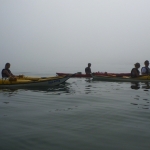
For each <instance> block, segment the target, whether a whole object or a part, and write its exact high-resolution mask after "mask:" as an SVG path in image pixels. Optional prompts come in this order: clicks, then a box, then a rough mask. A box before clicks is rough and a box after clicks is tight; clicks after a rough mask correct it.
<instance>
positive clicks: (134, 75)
mask: <svg viewBox="0 0 150 150" xmlns="http://www.w3.org/2000/svg"><path fill="white" fill-rule="evenodd" d="M134 70H136V71H137V73H138V75H139V74H140V71H139V70H138V69H136V68H133V69H132V70H131V77H132V78H135V77H137V76H136V74H135V73H134Z"/></svg>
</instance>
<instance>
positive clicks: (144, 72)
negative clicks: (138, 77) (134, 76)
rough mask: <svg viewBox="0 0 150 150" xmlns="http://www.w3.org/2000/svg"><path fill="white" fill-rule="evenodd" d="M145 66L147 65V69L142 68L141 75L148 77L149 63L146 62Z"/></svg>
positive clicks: (149, 72) (149, 71)
mask: <svg viewBox="0 0 150 150" xmlns="http://www.w3.org/2000/svg"><path fill="white" fill-rule="evenodd" d="M144 64H145V67H142V68H141V74H142V75H148V74H150V68H149V67H148V66H149V61H148V60H146V61H145V62H144Z"/></svg>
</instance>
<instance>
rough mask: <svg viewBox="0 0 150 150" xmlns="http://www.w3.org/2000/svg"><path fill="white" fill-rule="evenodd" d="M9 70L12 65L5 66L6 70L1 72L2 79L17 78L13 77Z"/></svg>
mask: <svg viewBox="0 0 150 150" xmlns="http://www.w3.org/2000/svg"><path fill="white" fill-rule="evenodd" d="M9 68H10V63H6V64H5V68H4V69H3V70H2V72H1V74H2V78H8V77H15V75H13V74H12V73H11V71H10V70H9Z"/></svg>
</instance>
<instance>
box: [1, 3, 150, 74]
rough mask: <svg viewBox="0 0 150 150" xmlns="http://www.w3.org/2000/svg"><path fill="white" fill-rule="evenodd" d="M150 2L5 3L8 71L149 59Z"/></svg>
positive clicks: (3, 29)
mask: <svg viewBox="0 0 150 150" xmlns="http://www.w3.org/2000/svg"><path fill="white" fill-rule="evenodd" d="M149 6H150V1H149V0H144V1H142V0H101V1H100V0H42V1H41V0H26V1H25V0H22V1H20V0H13V1H11V0H1V4H0V18H1V23H0V52H1V61H0V62H1V63H0V68H3V66H4V64H5V63H6V62H11V64H12V68H13V69H14V70H15V69H16V70H17V69H19V70H21V71H23V70H31V69H33V68H37V67H38V68H39V67H40V68H47V67H48V68H52V67H55V68H57V67H61V66H62V67H66V66H72V67H74V66H78V65H80V66H81V67H83V68H84V67H85V66H86V65H87V63H88V62H91V63H92V64H100V65H103V64H105V63H107V64H110V65H112V63H114V64H117V63H119V64H131V68H132V66H133V64H134V63H135V62H140V63H141V64H142V65H143V62H144V61H145V60H146V59H149V57H148V56H149V54H150V53H149V48H150V42H149V41H150V30H149V27H150V19H149V18H150V9H149Z"/></svg>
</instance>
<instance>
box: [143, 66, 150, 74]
mask: <svg viewBox="0 0 150 150" xmlns="http://www.w3.org/2000/svg"><path fill="white" fill-rule="evenodd" d="M143 68H145V69H146V74H148V73H150V69H149V68H147V67H142V68H141V73H142V69H143Z"/></svg>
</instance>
